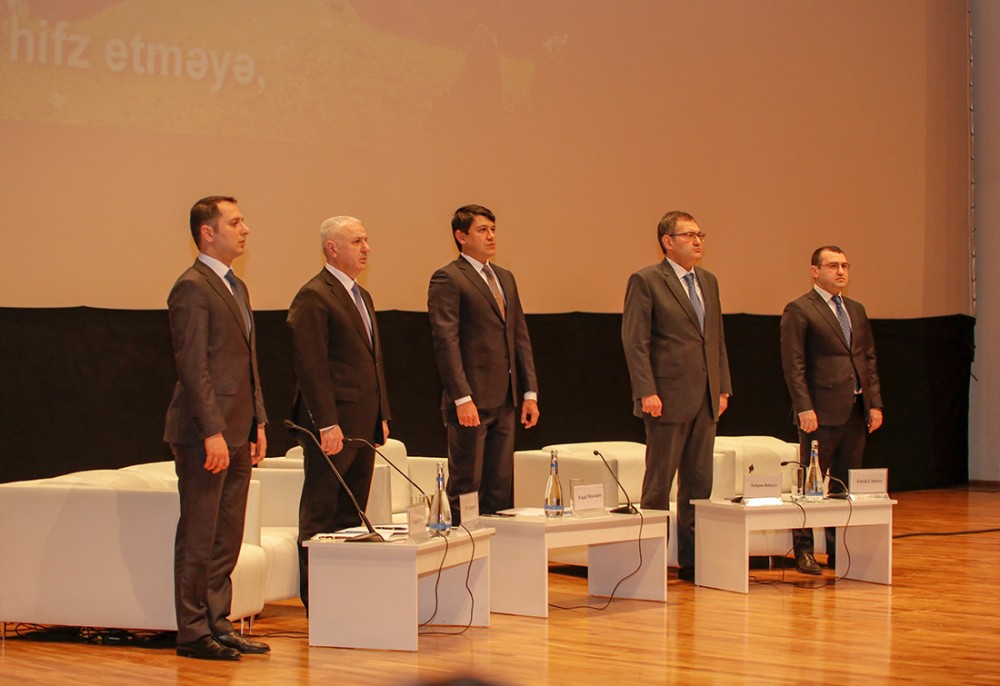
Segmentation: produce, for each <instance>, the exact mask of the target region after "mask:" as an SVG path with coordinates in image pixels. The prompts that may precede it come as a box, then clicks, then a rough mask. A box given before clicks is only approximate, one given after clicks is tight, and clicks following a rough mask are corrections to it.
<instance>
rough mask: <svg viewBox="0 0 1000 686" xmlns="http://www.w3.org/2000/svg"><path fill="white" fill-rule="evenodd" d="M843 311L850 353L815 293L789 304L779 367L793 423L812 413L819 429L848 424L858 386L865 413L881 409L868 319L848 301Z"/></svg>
mask: <svg viewBox="0 0 1000 686" xmlns="http://www.w3.org/2000/svg"><path fill="white" fill-rule="evenodd" d="M844 308H845V309H846V310H847V316H848V317H850V320H851V329H852V334H851V345H850V347H848V345H847V341H845V340H844V335H843V332H842V331H841V329H840V322H838V321H837V316H836V315H835V314H834V313H833V310H831V309H830V305H828V304H827V302H826V301H825V300H823V296H821V295H820V294H819V293H817V292H816V290H815V289H813V290H810V291H809V292H808V293H806V294H805V295H803V296H802V297H800V298H797V299H796V300H793V301H792V302H790V303H788V305H786V306H785V311H784V313H783V314H782V315H781V366H782V369H783V370H784V374H785V384H786V385H787V386H788V392H789V393H790V394H791V396H792V410H793V412H794V414H795V416H796V419H797V417H798V414H799V413H801V412H807V411H809V410H815V412H816V416H817V418H818V420H819V423H820V424H822V425H825V426H837V425H840V424H844V423H846V422H847V420H848V418H849V417H850V415H851V408H852V407H853V406H854V402H855V390H856V388H857V383H858V382H859V381H860V383H861V393H862V395H863V396H864V403H865V410H870V409H871V408H873V407H874V408H881V407H882V387H881V384H880V383H879V378H878V370H877V369H876V365H875V339H874V338H873V336H872V329H871V324H870V322H869V321H868V315H867V313H866V312H865V308H864V306H863V305H862V304H861V303H859V302H857V301H855V300H851V299H849V298H844Z"/></svg>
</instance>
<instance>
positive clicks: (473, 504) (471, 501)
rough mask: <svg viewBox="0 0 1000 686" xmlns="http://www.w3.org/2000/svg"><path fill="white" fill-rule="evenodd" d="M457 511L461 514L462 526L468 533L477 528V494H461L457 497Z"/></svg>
mask: <svg viewBox="0 0 1000 686" xmlns="http://www.w3.org/2000/svg"><path fill="white" fill-rule="evenodd" d="M458 509H459V511H460V512H461V513H462V519H461V521H462V526H464V527H465V528H466V529H469V530H470V531H471V530H472V529H478V528H479V493H478V492H477V491H473V492H472V493H462V494H461V495H459V496H458Z"/></svg>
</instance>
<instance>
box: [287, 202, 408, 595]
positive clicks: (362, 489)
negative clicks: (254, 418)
mask: <svg viewBox="0 0 1000 686" xmlns="http://www.w3.org/2000/svg"><path fill="white" fill-rule="evenodd" d="M319 237H320V245H321V246H322V249H323V256H324V257H325V258H326V264H325V265H324V266H323V269H322V270H321V271H320V272H319V274H317V275H316V276H314V277H313V278H312V279H310V280H309V281H308V282H307V283H306V284H305V285H304V286H302V288H301V289H300V290H299V292H298V293H297V294H296V296H295V299H294V300H293V301H292V304H291V307H289V308H288V326H289V328H290V329H291V332H292V364H293V366H294V367H295V376H296V378H297V379H298V386H297V388H296V394H295V405H294V407H293V408H292V416H293V418H294V419H295V422H296V423H297V424H299V425H300V426H303V427H305V428H308V429H309V430H310V431H312V432H313V433H314V434H315V435H316V437H317V438H318V440H319V443H320V445H321V447H322V448H323V452H325V453H326V454H327V455H330V456H332V461H333V462H334V465H335V466H336V467H337V469H338V471H339V472H340V474H341V476H342V477H343V478H344V482H345V483H346V484H347V487H348V488H350V489H351V492H352V493H353V494H354V496H355V497H356V498H357V500H358V504H359V505H360V507H361V508H362V509H364V508H365V506H366V505H367V503H368V491H369V489H370V488H371V481H372V472H373V471H374V469H375V453H374V451H372V449H371V448H370V447H368V446H367V445H364V444H363V443H353V442H346V443H345V439H351V438H361V439H364V440H365V441H368V442H369V443H372V444H382V443H385V441H386V439H387V438H388V437H389V423H388V420H389V401H388V396H387V395H386V390H385V377H384V376H383V364H382V339H381V336H380V335H379V330H378V325H377V323H376V321H375V305H374V303H373V302H372V296H371V294H370V293H369V292H368V291H367V290H366V289H364V288H362V287H361V285H360V284H359V283H358V281H357V278H358V275H359V274H361V272H362V270H364V268H365V267H366V266H368V254H369V252H370V250H371V248H370V246H369V244H368V233H367V232H366V231H365V227H364V225H363V224H362V223H361V220H360V219H357V218H355V217H348V216H340V217H330V218H329V219H327V220H326V221H324V222H323V224H322V225H321V226H320V231H319ZM296 440H297V441H298V442H299V445H301V446H302V450H303V454H304V458H305V463H304V467H305V481H304V482H303V484H302V498H301V500H300V501H299V595H300V597H301V598H302V604H303V605H305V606H306V608H308V607H309V557H308V550H307V549H306V547H305V546H303V545H302V544H303V543H304V542H305V541H308V540H309V539H311V538H312V537H313V536H315V535H316V534H319V533H324V532H331V531H338V530H340V529H346V528H349V527H351V526H356V525H358V524H360V523H361V519H360V517H358V514H357V511H356V510H355V509H354V505H353V504H352V503H351V499H350V497H349V496H348V495H346V494H345V493H343V492H342V488H341V486H340V483H339V482H338V481H337V477H336V476H334V474H333V472H332V471H330V466H329V465H328V464H327V462H326V459H325V458H324V457H323V455H322V454H320V453H319V451H318V450H317V448H316V444H315V442H313V441H312V440H309V438H308V437H307V436H302V435H299V434H296Z"/></svg>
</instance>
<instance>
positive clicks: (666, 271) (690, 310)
mask: <svg viewBox="0 0 1000 686" xmlns="http://www.w3.org/2000/svg"><path fill="white" fill-rule="evenodd" d="M661 267H662V270H663V278H664V280H665V281H666V282H667V288H669V289H670V292H671V293H673V294H674V297H675V298H676V299H677V302H678V303H679V304H680V306H681V307H682V308H684V311H685V312H686V313H687V316H688V319H690V320H691V324H692V325H693V326H694V328H695V329H696V330H697V331H698V333H700V334H701V335H702V336H704V335H705V332H704V331H702V330H701V324H699V323H698V313H697V312H695V311H694V305H692V304H691V296H689V295H688V292H687V288H685V287H684V284H682V283H681V280H680V279H678V278H677V273H676V272H675V271H674V268H673V267H672V266H671V265H670V263H669V262H667V261H666V260H665V259H664V260H663V262H662V263H661ZM699 284H700V285H701V287H702V293H704V292H705V291H704V288H705V286H704V284H701V283H700V282H699ZM705 299H706V300H707V298H705ZM705 321H708V310H707V308H706V311H705Z"/></svg>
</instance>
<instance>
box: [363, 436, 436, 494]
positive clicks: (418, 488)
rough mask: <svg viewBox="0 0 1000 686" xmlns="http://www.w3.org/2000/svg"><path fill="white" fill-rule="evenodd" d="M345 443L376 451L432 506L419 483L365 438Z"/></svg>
mask: <svg viewBox="0 0 1000 686" xmlns="http://www.w3.org/2000/svg"><path fill="white" fill-rule="evenodd" d="M344 442H345V443H362V444H364V445H367V446H368V447H369V448H371V449H372V450H374V451H375V454H376V455H378V456H379V457H381V458H382V459H383V460H385V461H386V463H387V464H388V465H389V466H390V467H392V468H393V469H395V470H396V473H397V474H399V475H400V476H401V477H403V478H404V479H406V480H407V481H408V482H409V483H410V485H411V486H413V487H414V488H415V489H417V490H418V491H420V495H422V496H424V500H426V501H427V507H430V506H431V497H430V496H429V495H427V492H426V491H425V490H424V489H422V488H420V486H418V485H417V482H416V481H414V480H413V479H411V478H410V475H409V474H407V473H406V472H404V471H403V470H402V469H400V468H399V467H397V466H396V464H395V463H394V462H393V461H392V460H390V459H389V458H388V457H386V456H385V455H383V454H382V451H381V450H379V449H378V448H376V447H375V446H374V445H372V444H371V443H370V442H368V441H366V440H365V439H363V438H345V439H344Z"/></svg>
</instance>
